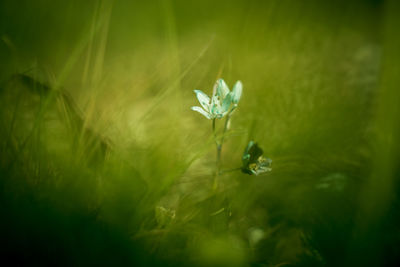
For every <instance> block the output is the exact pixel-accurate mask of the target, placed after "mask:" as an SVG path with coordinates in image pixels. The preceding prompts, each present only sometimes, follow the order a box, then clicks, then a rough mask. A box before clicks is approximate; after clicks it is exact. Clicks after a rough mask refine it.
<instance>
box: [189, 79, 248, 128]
mask: <svg viewBox="0 0 400 267" xmlns="http://www.w3.org/2000/svg"><path fill="white" fill-rule="evenodd" d="M242 87H243V86H242V83H241V82H240V81H237V82H236V84H235V85H234V86H233V90H232V91H230V90H229V88H228V86H227V85H226V83H225V81H224V80H223V79H218V80H217V82H216V84H215V86H214V92H213V96H212V97H211V99H210V97H208V96H207V95H206V94H205V93H203V92H202V91H201V90H194V92H195V94H196V96H197V99H198V100H199V102H200V105H201V107H198V106H195V107H192V110H194V111H197V112H199V113H200V114H202V115H203V116H205V117H206V118H207V119H210V120H211V119H220V118H222V117H224V116H225V115H226V114H228V113H230V112H232V111H233V110H234V109H235V108H236V107H237V105H238V103H239V100H240V97H241V96H242Z"/></svg>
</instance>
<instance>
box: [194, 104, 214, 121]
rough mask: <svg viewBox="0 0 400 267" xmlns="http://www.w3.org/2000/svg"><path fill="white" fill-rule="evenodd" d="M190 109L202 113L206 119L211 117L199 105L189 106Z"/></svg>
mask: <svg viewBox="0 0 400 267" xmlns="http://www.w3.org/2000/svg"><path fill="white" fill-rule="evenodd" d="M191 109H192V110H194V111H197V112H199V113H200V114H202V115H203V116H204V117H206V118H207V119H209V120H210V119H211V117H210V114H208V113H207V112H206V111H204V109H202V108H201V107H197V106H195V107H191Z"/></svg>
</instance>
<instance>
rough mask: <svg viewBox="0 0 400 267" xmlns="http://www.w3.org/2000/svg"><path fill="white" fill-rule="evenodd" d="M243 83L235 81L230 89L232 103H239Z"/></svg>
mask: <svg viewBox="0 0 400 267" xmlns="http://www.w3.org/2000/svg"><path fill="white" fill-rule="evenodd" d="M242 90H243V84H242V82H241V81H237V82H236V83H235V85H234V86H233V89H232V103H234V104H237V103H239V100H240V97H241V96H242Z"/></svg>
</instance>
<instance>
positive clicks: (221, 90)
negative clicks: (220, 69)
mask: <svg viewBox="0 0 400 267" xmlns="http://www.w3.org/2000/svg"><path fill="white" fill-rule="evenodd" d="M217 84H218V86H217V95H218V96H219V98H220V99H224V98H225V96H226V95H227V94H229V92H230V91H229V87H228V85H226V83H225V81H224V80H223V79H218V81H217Z"/></svg>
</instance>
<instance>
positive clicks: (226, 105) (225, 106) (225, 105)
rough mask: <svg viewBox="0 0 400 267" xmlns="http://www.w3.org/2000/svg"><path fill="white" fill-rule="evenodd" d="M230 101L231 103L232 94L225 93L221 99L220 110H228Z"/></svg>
mask: <svg viewBox="0 0 400 267" xmlns="http://www.w3.org/2000/svg"><path fill="white" fill-rule="evenodd" d="M231 103H232V96H231V94H227V95H226V97H225V98H224V100H223V101H222V112H228V111H229V107H230V106H231Z"/></svg>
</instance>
